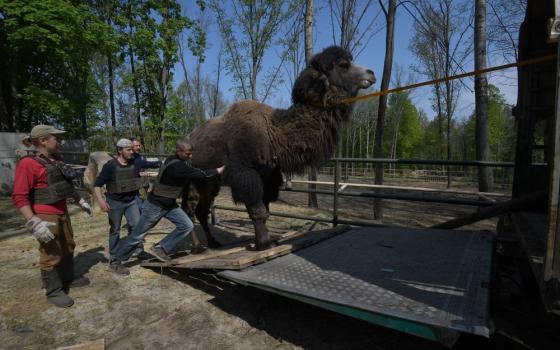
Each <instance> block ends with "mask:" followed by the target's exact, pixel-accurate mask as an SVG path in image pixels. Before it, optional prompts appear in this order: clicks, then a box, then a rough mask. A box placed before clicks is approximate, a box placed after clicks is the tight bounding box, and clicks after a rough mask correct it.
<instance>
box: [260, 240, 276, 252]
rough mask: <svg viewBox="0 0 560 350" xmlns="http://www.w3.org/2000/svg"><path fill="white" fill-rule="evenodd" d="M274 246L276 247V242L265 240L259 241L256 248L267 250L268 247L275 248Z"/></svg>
mask: <svg viewBox="0 0 560 350" xmlns="http://www.w3.org/2000/svg"><path fill="white" fill-rule="evenodd" d="M274 247H276V243H274V242H272V241H268V242H263V243H259V242H257V245H256V246H255V248H256V250H258V251H260V250H267V249H270V248H274Z"/></svg>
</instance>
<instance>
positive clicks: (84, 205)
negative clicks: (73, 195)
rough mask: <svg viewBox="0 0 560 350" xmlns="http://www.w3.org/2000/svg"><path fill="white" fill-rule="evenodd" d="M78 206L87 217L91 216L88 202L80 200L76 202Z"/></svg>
mask: <svg viewBox="0 0 560 350" xmlns="http://www.w3.org/2000/svg"><path fill="white" fill-rule="evenodd" d="M78 205H79V206H80V208H82V210H83V211H85V212H86V213H87V214H88V215H89V216H91V215H92V212H91V206H90V205H89V203H88V202H86V200H85V199H83V198H80V201H79V202H78Z"/></svg>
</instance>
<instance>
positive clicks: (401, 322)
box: [238, 281, 459, 346]
mask: <svg viewBox="0 0 560 350" xmlns="http://www.w3.org/2000/svg"><path fill="white" fill-rule="evenodd" d="M238 282H239V283H242V284H244V285H249V286H251V287H255V288H258V289H262V290H265V291H267V292H271V293H275V294H279V295H282V296H284V297H287V298H290V299H294V300H297V301H300V302H303V303H306V304H311V305H314V306H317V307H320V308H323V309H327V310H330V311H334V312H336V313H339V314H343V315H346V316H350V317H353V318H357V319H359V320H363V321H366V322H370V323H373V324H376V325H379V326H382V327H387V328H391V329H394V330H397V331H400V332H404V333H407V334H412V335H415V336H418V337H421V338H424V339H428V340H431V341H436V342H439V343H441V344H443V345H446V346H452V345H453V344H454V343H455V341H457V339H458V338H459V332H456V331H452V330H447V329H442V328H440V327H436V326H431V325H428V324H424V323H419V322H414V321H410V320H405V319H402V318H398V317H394V316H390V315H386V314H381V313H374V312H371V311H365V310H361V309H357V308H353V307H349V306H346V305H342V304H336V303H331V302H327V301H324V300H319V299H314V298H309V297H306V296H303V295H300V294H295V293H287V292H285V291H280V290H277V289H274V288H267V287H263V286H261V285H256V284H252V283H247V282H244V281H238Z"/></svg>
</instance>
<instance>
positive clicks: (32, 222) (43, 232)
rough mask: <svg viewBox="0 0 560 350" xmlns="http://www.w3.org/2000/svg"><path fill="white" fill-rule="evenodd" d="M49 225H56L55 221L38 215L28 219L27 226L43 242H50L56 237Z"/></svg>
mask: <svg viewBox="0 0 560 350" xmlns="http://www.w3.org/2000/svg"><path fill="white" fill-rule="evenodd" d="M49 226H56V224H55V223H54V222H49V221H43V220H41V218H39V217H38V216H32V217H31V219H29V220H27V222H26V223H25V227H26V228H27V231H29V233H31V234H32V235H33V236H35V238H36V239H37V240H38V241H39V242H41V243H48V242H50V241H51V240H53V239H54V235H53V233H52V232H51V230H49Z"/></svg>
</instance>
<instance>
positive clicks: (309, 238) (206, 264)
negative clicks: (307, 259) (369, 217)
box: [142, 225, 351, 270]
mask: <svg viewBox="0 0 560 350" xmlns="http://www.w3.org/2000/svg"><path fill="white" fill-rule="evenodd" d="M350 228H351V227H350V226H349V225H342V226H338V227H335V228H333V229H328V230H320V231H312V232H306V233H304V232H288V233H289V235H287V236H286V237H284V238H281V239H280V240H279V243H282V244H281V245H278V246H276V247H272V248H270V249H267V250H263V251H254V250H247V248H246V247H236V248H230V249H223V250H214V251H212V252H211V253H210V254H206V253H203V254H198V255H189V256H185V257H181V258H178V259H175V260H174V261H171V262H160V261H148V262H144V263H142V266H147V267H173V268H191V269H192V268H196V269H220V270H224V269H235V270H238V269H242V268H244V267H247V266H250V265H254V264H258V263H262V262H264V261H267V260H270V259H273V258H276V257H278V256H282V255H286V254H289V253H291V252H293V251H296V250H298V249H301V248H304V247H307V246H310V245H312V244H315V243H317V242H319V241H322V240H324V239H327V238H330V237H332V236H335V235H338V234H341V233H343V232H346V231H348V230H350Z"/></svg>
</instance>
